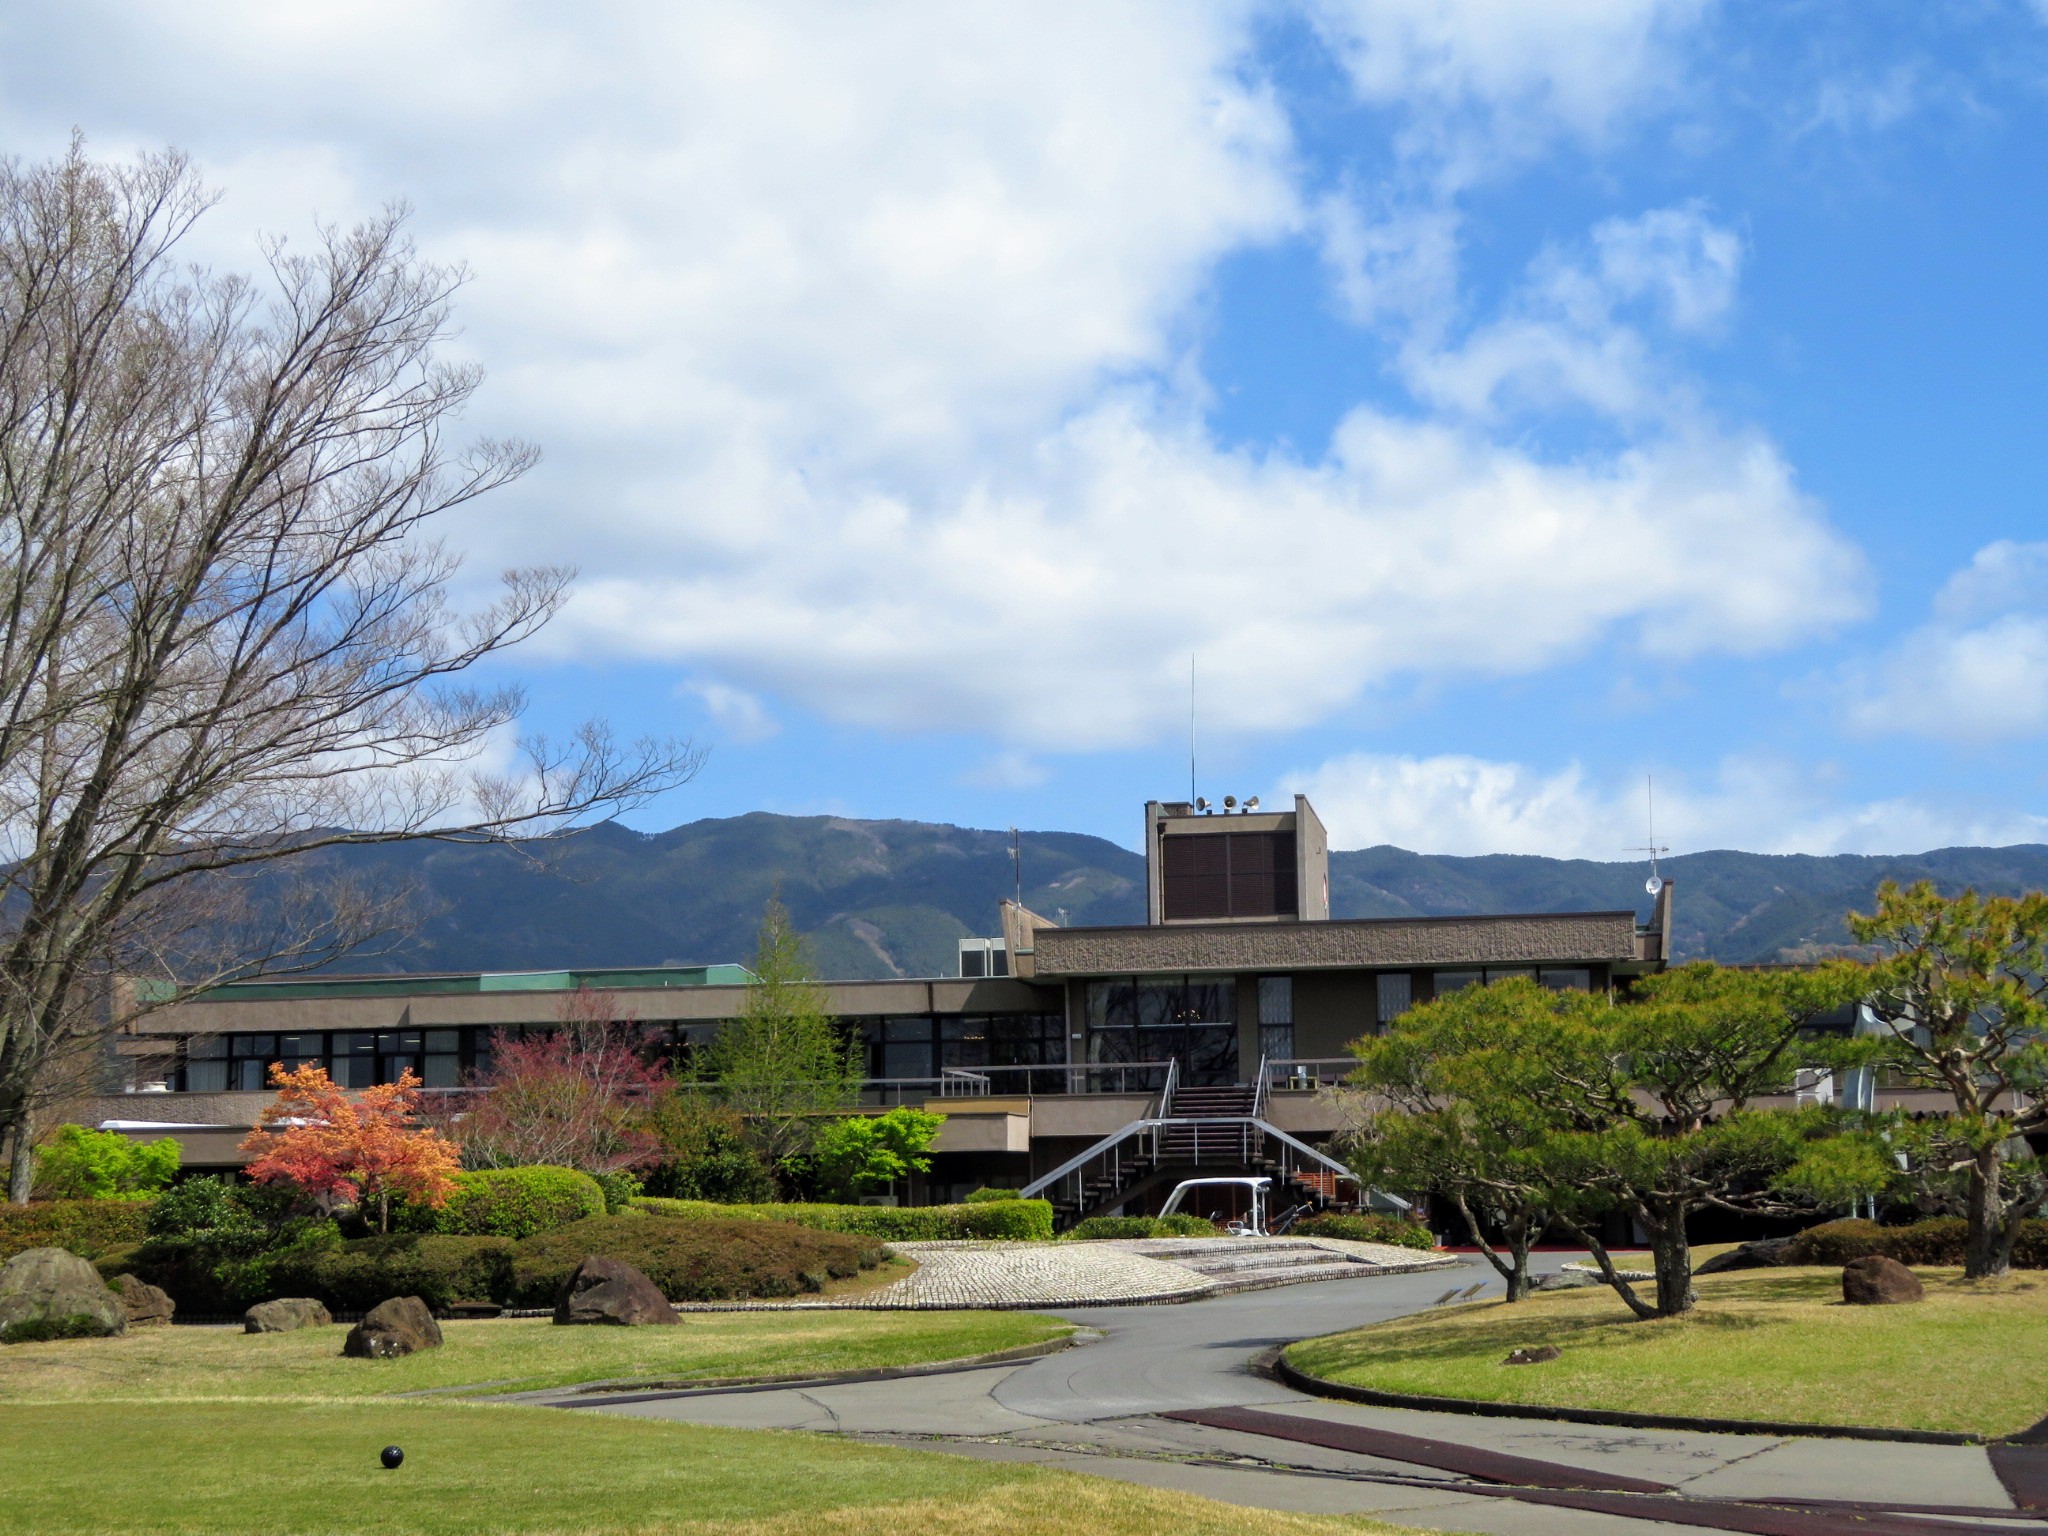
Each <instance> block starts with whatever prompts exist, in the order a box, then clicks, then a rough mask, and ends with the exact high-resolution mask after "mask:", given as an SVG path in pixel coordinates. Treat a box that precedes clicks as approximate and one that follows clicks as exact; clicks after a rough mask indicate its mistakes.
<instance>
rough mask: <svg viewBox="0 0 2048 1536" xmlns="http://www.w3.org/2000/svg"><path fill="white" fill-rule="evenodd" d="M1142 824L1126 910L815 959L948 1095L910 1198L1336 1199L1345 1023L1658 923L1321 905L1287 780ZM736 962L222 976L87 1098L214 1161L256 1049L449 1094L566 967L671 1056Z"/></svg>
mask: <svg viewBox="0 0 2048 1536" xmlns="http://www.w3.org/2000/svg"><path fill="white" fill-rule="evenodd" d="M1145 847H1146V879H1147V919H1148V920H1147V921H1146V922H1145V923H1143V924H1141V925H1132V926H1127V927H1062V926H1059V925H1056V924H1054V923H1051V922H1049V921H1047V920H1046V919H1044V918H1042V917H1040V916H1039V915H1037V914H1036V913H1034V912H1031V911H1029V910H1027V909H1025V908H1022V907H1020V906H1018V905H1016V904H1015V903H1013V902H1007V901H1006V902H1004V903H1003V908H1002V913H1003V916H1002V927H1003V933H1002V936H1001V938H1000V939H987V940H969V941H964V942H963V943H962V945H961V963H960V965H959V967H958V970H959V972H960V974H958V975H954V976H944V977H932V978H927V979H919V980H890V981H826V982H822V983H820V986H821V988H822V990H823V991H824V993H825V995H826V1000H827V1006H828V1007H829V1008H830V1010H831V1011H832V1012H833V1013H834V1014H835V1015H837V1016H838V1017H839V1018H840V1019H841V1020H842V1021H844V1022H845V1023H846V1024H847V1025H848V1026H849V1027H850V1028H853V1029H855V1030H857V1032H858V1034H859V1037H860V1039H861V1040H862V1041H863V1042H864V1044H865V1047H866V1051H867V1063H868V1081H867V1083H866V1085H865V1088H864V1091H863V1102H864V1103H865V1104H867V1105H869V1106H871V1107H878V1108H886V1107H889V1106H892V1105H895V1104H901V1103H908V1104H915V1105H918V1106H920V1107H929V1108H931V1109H933V1110H938V1111H943V1112H944V1113H945V1115H946V1117H947V1118H946V1123H945V1127H944V1129H943V1131H942V1132H941V1134H940V1138H939V1140H938V1142H937V1145H936V1149H935V1157H934V1160H933V1165H932V1169H931V1172H930V1173H929V1175H926V1176H923V1177H921V1178H919V1179H917V1180H915V1181H914V1182H913V1183H912V1185H911V1187H909V1188H908V1189H906V1190H903V1191H901V1192H900V1193H901V1198H904V1199H906V1200H914V1201H917V1202H919V1203H926V1202H938V1201H945V1200H951V1199H957V1198H959V1197H960V1196H963V1195H965V1194H966V1193H967V1192H968V1191H969V1190H972V1189H976V1188H979V1187H981V1186H983V1185H1000V1186H1006V1187H1014V1188H1022V1189H1025V1190H1027V1191H1028V1192H1030V1193H1033V1194H1043V1195H1045V1196H1046V1197H1047V1198H1050V1199H1052V1200H1053V1201H1054V1203H1055V1205H1056V1207H1057V1208H1058V1209H1059V1210H1060V1212H1061V1214H1062V1216H1063V1217H1064V1218H1065V1219H1068V1220H1071V1219H1075V1218H1078V1217H1080V1216H1083V1215H1089V1214H1096V1213H1100V1212H1113V1211H1119V1210H1129V1211H1133V1212H1135V1211H1142V1210H1146V1209H1148V1208H1156V1206H1157V1203H1158V1201H1159V1199H1161V1198H1163V1195H1164V1193H1165V1191H1166V1190H1167V1189H1170V1188H1171V1185H1172V1182H1173V1181H1175V1180H1177V1179H1179V1178H1182V1177H1193V1176H1210V1175H1216V1176H1228V1175H1233V1174H1243V1173H1249V1174H1261V1173H1263V1174H1268V1175H1271V1176H1273V1177H1274V1179H1275V1181H1276V1184H1281V1183H1286V1184H1291V1185H1294V1186H1297V1187H1299V1188H1301V1189H1306V1190H1311V1191H1314V1192H1316V1193H1319V1194H1321V1195H1324V1196H1326V1197H1332V1198H1340V1199H1342V1198H1353V1197H1355V1195H1356V1193H1357V1192H1356V1191H1355V1189H1353V1190H1344V1189H1342V1188H1341V1187H1340V1186H1341V1185H1342V1184H1343V1182H1344V1181H1345V1180H1347V1179H1348V1177H1349V1176H1348V1174H1346V1173H1344V1171H1343V1170H1342V1168H1341V1166H1340V1165H1338V1164H1336V1163H1335V1162H1333V1161H1332V1160H1331V1159H1329V1158H1328V1157H1327V1156H1326V1155H1325V1154H1324V1153H1323V1152H1322V1150H1321V1148H1320V1144H1321V1143H1322V1142H1324V1141H1325V1140H1326V1139H1327V1138H1328V1137H1329V1135H1330V1134H1331V1132H1332V1131H1333V1130H1334V1129H1335V1126H1334V1123H1333V1119H1332V1112H1331V1108H1330V1106H1329V1105H1328V1103H1327V1101H1325V1100H1324V1099H1323V1098H1321V1097H1320V1096H1319V1094H1318V1092H1317V1090H1318V1089H1319V1088H1320V1087H1322V1086H1323V1085H1325V1084H1328V1083H1331V1082H1334V1081H1336V1080H1337V1079H1339V1078H1341V1077H1342V1076H1343V1074H1344V1073H1345V1072H1346V1071H1348V1070H1349V1067H1350V1057H1349V1055H1348V1053H1347V1050H1346V1047H1347V1045H1348V1044H1349V1042H1351V1041H1353V1040H1355V1039H1357V1038H1359V1037H1360V1036H1361V1035H1365V1034H1369V1033H1372V1032H1374V1031H1376V1030H1380V1029H1383V1028H1384V1027H1385V1026H1386V1024H1387V1023H1388V1021H1390V1020H1391V1019H1393V1018H1395V1017H1396V1016H1398V1015H1399V1014H1400V1013H1402V1012H1403V1011H1405V1010H1406V1009H1407V1008H1409V1007H1410V1006H1412V1005H1413V1004H1414V1003H1417V1002H1421V1001H1424V1000H1426V999H1428V998H1431V997H1433V996H1435V995H1437V994H1438V993H1441V992H1445V991H1449V990H1452V989H1455V988H1459V987H1465V986H1471V985H1475V984H1484V983H1486V982H1489V981H1494V980H1498V979H1500V978H1502V977H1506V976H1526V977H1530V978H1532V979H1534V980H1536V981H1538V982H1540V983H1541V984H1542V985H1544V986H1549V987H1557V988H1575V989H1582V990H1594V991H1602V990H1606V989H1609V988H1612V987H1614V986H1616V985H1618V984H1620V985H1625V984H1626V982H1627V980H1628V979H1629V978H1630V977H1634V976H1639V975H1642V974H1645V973H1647V972H1651V971H1655V970H1658V969H1661V968H1662V966H1663V964H1664V960H1665V956H1666V954H1667V953H1668V950H1669V945H1670V932H1671V897H1672V890H1671V887H1670V886H1669V885H1668V884H1667V885H1666V886H1664V888H1663V889H1662V891H1661V892H1660V893H1659V894H1658V896H1657V898H1656V905H1655V907H1654V909H1653V911H1652V913H1651V917H1650V921H1649V922H1648V923H1647V924H1643V923H1639V922H1638V921H1637V917H1636V914H1635V913H1633V912H1626V911H1622V912H1557V913H1530V914H1486V915H1474V916H1469V917H1437V918H1372V919H1333V918H1331V916H1330V885H1329V849H1328V839H1327V837H1326V835H1325V833H1324V830H1323V826H1322V823H1321V822H1320V821H1319V820H1318V819H1317V817H1316V814H1315V811H1314V809H1313V807H1311V806H1310V804H1309V803H1308V801H1307V800H1306V799H1305V798H1303V797H1301V796H1296V797H1295V798H1294V803H1293V805H1292V807H1291V808H1290V809H1287V810H1279V811H1262V810H1259V809H1258V808H1257V806H1256V802H1251V803H1250V804H1249V807H1248V808H1247V809H1245V810H1236V809H1234V808H1233V809H1232V810H1231V811H1228V812H1223V813H1216V812H1212V811H1211V810H1210V809H1209V808H1207V807H1206V806H1205V805H1191V804H1187V803H1180V802H1164V803H1162V802H1157V801H1155V802H1152V803H1151V804H1148V805H1147V806H1146V808H1145ZM749 980H750V976H749V973H748V972H747V971H746V970H745V968H744V967H741V966H737V965H709V966H665V967H657V968H652V969H617V970H579V971H546V972H517V973H480V974H479V973H471V974H435V975H378V976H320V977H298V978H291V979H281V980H275V981H251V982H239V983H235V984H232V985H228V986H223V987H220V988H218V989H215V990H214V991H211V992H209V993H207V994H205V995H204V996H202V997H199V998H197V999H194V1000H190V1001H186V1002H182V1003H178V1004H174V1005H168V1006H165V1007H162V1008H159V1009H156V1010H154V1011H152V1012H148V1013H144V1014H143V1015H142V1016H141V1017H140V1018H139V1019H138V1020H137V1021H136V1022H135V1023H134V1024H132V1025H131V1026H129V1027H128V1029H127V1031H126V1032H125V1033H124V1034H123V1035H122V1036H120V1037H119V1038H118V1040H117V1041H116V1051H117V1053H118V1057H119V1060H120V1065H121V1071H122V1074H123V1076H124V1078H125V1083H126V1087H125V1091H122V1092H118V1093H113V1094H108V1095H104V1096H102V1097H100V1098H98V1099H96V1100H95V1101H93V1102H92V1103H91V1104H90V1105H89V1106H83V1109H84V1113H83V1114H82V1115H81V1116H80V1118H87V1119H89V1121H90V1122H95V1123H99V1124H102V1125H105V1126H107V1127H108V1128H111V1129H119V1130H123V1131H126V1132H128V1133H129V1134H131V1135H135V1136H138V1137H144V1138H154V1137H156V1136H160V1135H172V1136H175V1137H176V1138H177V1139H178V1141H179V1142H180V1143H181V1145H182V1146H183V1148H184V1153H185V1164H186V1166H187V1167H188V1168H201V1169H206V1168H212V1169H219V1170H227V1169H231V1168H233V1167H235V1166H236V1165H237V1164H238V1163H239V1162H240V1156H239V1154H238V1153H237V1152H236V1150H235V1148H236V1145H237V1143H238V1142H239V1141H240V1140H241V1139H242V1137H243V1136H244V1135H246V1134H247V1131H248V1129H249V1127H250V1126H251V1125H252V1124H253V1123H254V1121H255V1119H256V1116H257V1114H258V1112H259V1111H260V1110H261V1109H262V1107H263V1106H264V1105H265V1104H267V1103H268V1102H269V1101H270V1098H271V1095H270V1094H269V1093H268V1092H266V1091H265V1089H264V1081H265V1077H266V1074H267V1072H268V1069H269V1066H270V1064H271V1063H273V1062H283V1063H284V1064H285V1065H286V1066H288V1067H290V1066H298V1065H303V1064H306V1063H309V1062H311V1063H318V1064H320V1065H322V1066H325V1067H326V1068H327V1069H328V1071H329V1072H330V1073H331V1074H332V1075H333V1077H334V1079H335V1081H336V1082H338V1083H340V1084H342V1085H343V1086H344V1087H349V1088H365V1087H369V1086H371V1085H373V1084H376V1083H380V1082H389V1081H394V1080H396V1079H397V1077H398V1076H399V1074H400V1073H402V1072H404V1071H405V1070H407V1069H408V1068H410V1069H411V1070H413V1071H414V1072H416V1073H418V1074H419V1076H420V1078H421V1079H422V1080H423V1081H424V1082H425V1083H426V1084H427V1086H428V1087H430V1088H436V1089H448V1090H455V1091H461V1090H462V1089H463V1087H464V1085H466V1084H467V1083H469V1082H470V1081H472V1080H473V1077H474V1074H476V1073H477V1072H479V1071H480V1070H482V1069H484V1068H486V1067H487V1066H488V1064H489V1053H490V1042H491V1037H492V1036H493V1034H494V1033H496V1032H497V1031H501V1030H514V1029H519V1028H522V1027H526V1028H546V1027H549V1026H551V1025H553V1024H554V1023H556V1022H557V1020H558V1018H559V1017H560V1008H561V1005H562V1003H563V1001H564V997H565V994H567V993H570V992H573V991H574V990H575V989H577V988H579V987H594V988H603V989H606V990H608V991H611V992H613V993H615V994H616V995H617V998H618V1002H619V1006H620V1010H621V1013H622V1015H624V1016H629V1017H631V1018H634V1019H636V1020H639V1021H640V1022H641V1024H642V1027H644V1028H645V1029H646V1031H647V1032H648V1035H649V1037H650V1038H649V1043H650V1047H651V1048H653V1049H656V1050H659V1051H661V1052H662V1053H664V1054H666V1055H667V1056H668V1057H669V1058H670V1059H671V1061H672V1062H675V1063H677V1064H679V1065H678V1069H677V1075H678V1076H679V1077H686V1076H687V1075H688V1074H687V1063H688V1062H689V1060H690V1057H691V1054H692V1051H693V1048H694V1047H696V1046H697V1045H699V1044H701V1043H702V1042H703V1041H705V1040H706V1039H708V1038H709V1037H710V1036H711V1035H712V1034H713V1033H715V1032H716V1031H717V1030H718V1029H719V1027H720V1026H721V1024H722V1023H724V1022H725V1021H727V1020H729V1019H731V1018H733V1017H734V1016H735V1015H736V1014H737V1013H738V1012H739V1010H740V1008H741V1005H742V1003H743V1002H744V1000H745V997H746V990H747V983H748V981H749Z"/></svg>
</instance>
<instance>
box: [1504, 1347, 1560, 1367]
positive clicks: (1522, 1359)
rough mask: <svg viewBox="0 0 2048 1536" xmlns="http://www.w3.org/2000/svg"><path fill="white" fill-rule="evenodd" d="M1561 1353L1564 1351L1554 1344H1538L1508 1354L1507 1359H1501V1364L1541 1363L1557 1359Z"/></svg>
mask: <svg viewBox="0 0 2048 1536" xmlns="http://www.w3.org/2000/svg"><path fill="white" fill-rule="evenodd" d="M1563 1353H1564V1351H1563V1350H1561V1349H1559V1348H1558V1347H1557V1346H1556V1345H1555V1344H1538V1345H1537V1346H1536V1347H1535V1348H1533V1349H1518V1350H1516V1351H1515V1352H1514V1353H1513V1354H1511V1355H1509V1356H1508V1357H1507V1359H1505V1360H1503V1361H1501V1364H1502V1365H1541V1364H1543V1363H1544V1361H1546V1360H1555V1359H1557V1358H1558V1356H1559V1355H1561V1354H1563Z"/></svg>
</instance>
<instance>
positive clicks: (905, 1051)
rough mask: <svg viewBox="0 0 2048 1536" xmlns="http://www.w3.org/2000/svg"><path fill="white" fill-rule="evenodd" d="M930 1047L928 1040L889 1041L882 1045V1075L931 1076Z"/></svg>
mask: <svg viewBox="0 0 2048 1536" xmlns="http://www.w3.org/2000/svg"><path fill="white" fill-rule="evenodd" d="M933 1075H934V1074H933V1072H932V1047H931V1042H930V1041H929V1040H919V1041H907V1042H891V1043H889V1044H887V1045H884V1046H883V1047H882V1076H884V1077H931V1076H933Z"/></svg>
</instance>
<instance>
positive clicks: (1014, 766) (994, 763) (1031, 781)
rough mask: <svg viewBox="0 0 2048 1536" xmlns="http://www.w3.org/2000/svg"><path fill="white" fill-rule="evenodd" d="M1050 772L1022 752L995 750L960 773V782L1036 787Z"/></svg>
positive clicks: (980, 785)
mask: <svg viewBox="0 0 2048 1536" xmlns="http://www.w3.org/2000/svg"><path fill="white" fill-rule="evenodd" d="M1050 777H1051V774H1050V773H1048V772H1047V770H1046V767H1045V764H1043V763H1041V762H1038V761H1037V760H1036V759H1034V758H1032V757H1030V756H1028V755H1027V754H1025V753H1022V752H1014V751H1011V752H997V753H994V754H993V755H991V756H990V757H988V758H987V759H985V760H984V761H982V762H981V763H979V764H977V765H976V766H974V767H973V768H970V769H968V770H967V772H965V773H963V774H961V775H960V782H961V783H963V784H971V785H974V786H976V787H977V788H980V789H1036V788H1037V787H1038V786H1039V785H1041V784H1043V783H1044V782H1045V781H1046V780H1047V779H1048V778H1050Z"/></svg>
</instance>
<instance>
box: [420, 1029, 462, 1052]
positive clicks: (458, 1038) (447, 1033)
mask: <svg viewBox="0 0 2048 1536" xmlns="http://www.w3.org/2000/svg"><path fill="white" fill-rule="evenodd" d="M425 1044H426V1048H427V1049H428V1050H430V1051H433V1052H436V1053H439V1054H444V1055H449V1056H453V1055H455V1054H456V1053H457V1052H459V1051H460V1050H461V1049H462V1031H461V1030H459V1029H430V1030H428V1031H427V1032H426V1036H425Z"/></svg>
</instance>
